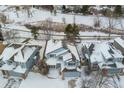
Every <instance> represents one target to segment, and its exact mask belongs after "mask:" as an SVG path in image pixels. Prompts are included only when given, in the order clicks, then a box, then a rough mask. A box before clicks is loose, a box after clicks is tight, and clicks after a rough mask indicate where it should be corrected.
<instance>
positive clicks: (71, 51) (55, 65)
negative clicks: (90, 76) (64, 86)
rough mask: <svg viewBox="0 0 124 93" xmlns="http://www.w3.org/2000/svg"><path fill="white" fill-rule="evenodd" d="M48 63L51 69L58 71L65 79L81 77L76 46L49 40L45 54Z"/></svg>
mask: <svg viewBox="0 0 124 93" xmlns="http://www.w3.org/2000/svg"><path fill="white" fill-rule="evenodd" d="M45 57H46V63H47V64H48V66H49V68H51V69H58V70H59V71H60V73H62V75H63V76H64V77H79V76H80V72H79V71H77V68H78V67H79V66H80V59H79V56H78V53H77V50H76V47H75V46H72V45H69V44H65V43H63V42H62V41H56V40H49V41H48V43H47V47H46V52H45Z"/></svg>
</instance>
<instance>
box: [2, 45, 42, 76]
mask: <svg viewBox="0 0 124 93" xmlns="http://www.w3.org/2000/svg"><path fill="white" fill-rule="evenodd" d="M40 48H41V47H38V46H34V45H26V44H22V45H21V44H10V45H8V46H7V47H6V48H5V49H4V50H3V52H2V54H1V55H0V63H1V64H2V65H1V66H0V71H2V74H3V76H5V77H9V76H16V77H22V78H25V77H26V76H27V74H28V72H29V71H30V70H31V68H32V66H33V65H34V64H35V63H36V62H37V61H38V60H39V49H40Z"/></svg>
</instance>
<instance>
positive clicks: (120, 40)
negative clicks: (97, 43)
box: [115, 37, 124, 48]
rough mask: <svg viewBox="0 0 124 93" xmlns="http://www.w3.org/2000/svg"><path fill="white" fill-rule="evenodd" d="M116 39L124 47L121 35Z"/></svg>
mask: <svg viewBox="0 0 124 93" xmlns="http://www.w3.org/2000/svg"><path fill="white" fill-rule="evenodd" d="M115 41H116V42H117V43H118V44H119V45H120V46H121V47H123V48H124V40H123V39H122V38H120V37H118V38H116V39H115Z"/></svg>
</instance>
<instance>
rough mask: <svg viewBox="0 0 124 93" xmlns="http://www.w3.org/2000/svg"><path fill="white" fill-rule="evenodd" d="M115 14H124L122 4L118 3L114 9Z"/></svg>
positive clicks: (118, 15)
mask: <svg viewBox="0 0 124 93" xmlns="http://www.w3.org/2000/svg"><path fill="white" fill-rule="evenodd" d="M114 14H115V16H116V17H120V16H121V15H122V7H121V5H116V6H115V9H114Z"/></svg>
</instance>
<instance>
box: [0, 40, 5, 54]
mask: <svg viewBox="0 0 124 93" xmlns="http://www.w3.org/2000/svg"><path fill="white" fill-rule="evenodd" d="M5 47H6V46H5V45H4V44H3V42H0V55H1V54H2V52H3V50H4V49H5Z"/></svg>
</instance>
